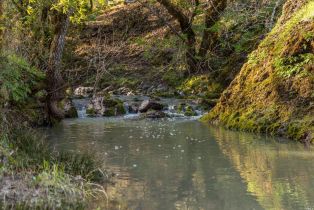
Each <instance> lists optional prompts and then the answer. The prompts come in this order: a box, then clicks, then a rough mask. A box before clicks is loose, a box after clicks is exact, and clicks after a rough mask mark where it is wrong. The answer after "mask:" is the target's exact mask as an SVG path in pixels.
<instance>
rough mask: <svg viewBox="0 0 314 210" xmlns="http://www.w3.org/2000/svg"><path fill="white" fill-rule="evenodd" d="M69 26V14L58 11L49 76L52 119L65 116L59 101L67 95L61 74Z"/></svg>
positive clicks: (48, 89)
mask: <svg viewBox="0 0 314 210" xmlns="http://www.w3.org/2000/svg"><path fill="white" fill-rule="evenodd" d="M68 26H69V15H67V14H63V13H59V12H56V15H55V29H54V37H53V40H52V43H51V47H50V54H49V60H48V66H47V70H46V78H47V91H48V96H47V107H48V114H49V117H50V121H52V120H53V119H54V120H61V119H63V118H64V113H63V110H61V109H60V108H59V107H58V104H59V102H60V101H61V100H62V99H63V98H64V97H65V94H64V92H65V91H64V90H65V83H64V80H63V78H62V76H61V72H60V68H61V59H62V54H63V49H64V45H65V36H66V34H67V30H68Z"/></svg>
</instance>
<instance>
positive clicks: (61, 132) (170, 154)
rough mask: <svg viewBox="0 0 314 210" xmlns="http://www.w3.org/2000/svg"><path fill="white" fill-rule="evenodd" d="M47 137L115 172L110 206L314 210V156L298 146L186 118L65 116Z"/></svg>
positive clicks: (156, 209)
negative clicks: (91, 156)
mask: <svg viewBox="0 0 314 210" xmlns="http://www.w3.org/2000/svg"><path fill="white" fill-rule="evenodd" d="M48 139H49V141H50V142H51V144H52V145H53V146H54V147H55V148H56V149H57V150H65V151H76V152H89V153H93V154H94V155H96V157H97V158H99V159H100V160H101V161H102V162H103V164H104V166H105V168H107V169H108V170H109V171H112V172H114V173H115V174H117V177H116V178H115V180H114V181H115V182H116V183H115V185H114V186H109V187H108V188H107V193H108V195H109V197H110V200H114V201H115V203H116V204H117V205H116V206H117V209H136V210H173V209H180V210H181V209H189V210H194V209H195V210H196V209H197V210H198V209H200V210H201V209H204V210H210V209H215V210H220V209H222V210H224V209H226V210H227V209H228V210H229V209H230V210H237V209H239V210H245V209H293V210H296V209H308V210H310V209H314V151H313V149H312V148H304V146H303V145H301V144H297V143H293V142H287V141H285V140H282V139H273V138H267V137H265V136H257V135H253V134H248V133H241V132H233V131H228V130H224V129H222V128H217V127H211V126H208V125H206V124H204V123H201V122H198V121H196V120H191V119H171V120H169V119H167V120H136V119H132V118H85V119H71V120H65V121H63V123H62V124H60V125H59V126H57V127H55V128H53V130H50V131H49V132H48ZM105 204H106V201H103V203H102V201H99V203H98V205H100V206H106V205H105ZM110 208H111V209H114V208H113V207H110Z"/></svg>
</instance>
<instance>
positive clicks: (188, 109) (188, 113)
mask: <svg viewBox="0 0 314 210" xmlns="http://www.w3.org/2000/svg"><path fill="white" fill-rule="evenodd" d="M184 115H185V116H188V117H190V116H197V113H196V111H195V110H194V109H193V107H191V106H187V107H186V109H185V112H184Z"/></svg>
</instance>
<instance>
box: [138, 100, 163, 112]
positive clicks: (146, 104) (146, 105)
mask: <svg viewBox="0 0 314 210" xmlns="http://www.w3.org/2000/svg"><path fill="white" fill-rule="evenodd" d="M163 108H164V105H162V104H161V103H158V102H156V101H153V100H145V101H143V102H142V104H141V106H140V107H139V109H138V110H139V112H141V113H143V112H147V111H148V110H149V109H152V110H157V111H160V110H162V109H163Z"/></svg>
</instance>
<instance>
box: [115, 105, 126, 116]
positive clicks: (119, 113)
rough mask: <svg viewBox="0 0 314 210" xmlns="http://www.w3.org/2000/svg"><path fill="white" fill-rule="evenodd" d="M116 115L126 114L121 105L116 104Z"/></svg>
mask: <svg viewBox="0 0 314 210" xmlns="http://www.w3.org/2000/svg"><path fill="white" fill-rule="evenodd" d="M115 108H116V115H124V114H126V111H125V108H124V105H123V103H118V104H117V105H116V106H115Z"/></svg>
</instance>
